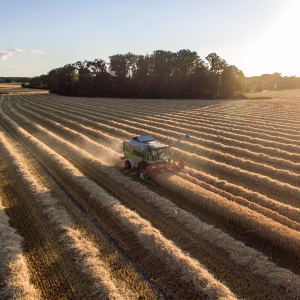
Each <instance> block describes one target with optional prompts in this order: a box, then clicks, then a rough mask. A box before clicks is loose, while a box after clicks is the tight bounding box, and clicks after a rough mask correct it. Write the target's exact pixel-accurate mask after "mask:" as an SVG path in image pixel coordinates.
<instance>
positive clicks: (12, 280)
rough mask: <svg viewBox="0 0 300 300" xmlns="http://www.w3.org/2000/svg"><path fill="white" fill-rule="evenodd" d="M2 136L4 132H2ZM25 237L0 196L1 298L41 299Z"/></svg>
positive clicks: (0, 133)
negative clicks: (14, 225) (28, 260)
mask: <svg viewBox="0 0 300 300" xmlns="http://www.w3.org/2000/svg"><path fill="white" fill-rule="evenodd" d="M0 136H2V132H0ZM22 240H23V238H22V237H21V236H20V235H19V234H17V233H16V230H15V229H14V228H12V227H10V225H9V218H8V216H7V215H6V213H5V207H3V206H2V199H1V197H0V278H1V282H0V286H1V289H0V297H1V299H20V300H21V299H22V300H25V299H30V300H31V299H32V300H33V299H40V296H39V294H40V293H39V291H38V290H37V289H36V288H35V287H34V286H33V285H32V283H31V282H30V274H29V270H28V267H27V264H26V260H25V257H24V256H23V250H22V245H21V244H22Z"/></svg>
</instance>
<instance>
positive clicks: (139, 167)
mask: <svg viewBox="0 0 300 300" xmlns="http://www.w3.org/2000/svg"><path fill="white" fill-rule="evenodd" d="M147 166H148V165H147V163H145V162H144V161H141V162H139V163H138V165H137V171H138V174H139V176H140V174H141V173H144V170H146V168H147Z"/></svg>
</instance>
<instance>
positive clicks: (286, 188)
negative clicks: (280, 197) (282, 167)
mask: <svg viewBox="0 0 300 300" xmlns="http://www.w3.org/2000/svg"><path fill="white" fill-rule="evenodd" d="M164 137H165V136H164ZM173 152H175V155H176V154H177V155H176V156H177V157H179V158H180V157H184V156H185V157H186V158H191V159H189V161H192V162H193V164H194V166H197V165H199V167H200V168H201V167H202V165H203V163H204V164H206V165H212V167H214V168H216V169H219V170H221V171H222V172H225V171H228V172H229V173H231V174H232V173H233V174H234V175H236V176H240V175H242V176H243V177H244V178H249V179H252V180H253V181H254V182H255V181H257V182H259V184H261V183H262V182H263V183H264V184H266V185H267V186H270V188H272V189H273V188H275V189H276V190H278V191H279V192H281V193H289V194H291V195H293V194H294V197H295V196H296V197H297V194H299V193H300V190H299V189H298V188H296V187H293V186H291V185H289V184H283V183H281V182H279V181H277V180H274V179H271V178H269V177H266V176H263V175H259V174H255V173H251V172H248V171H245V170H241V169H239V168H236V167H232V166H229V165H226V164H224V163H219V162H215V161H213V160H210V159H207V158H205V157H202V156H198V155H196V154H190V153H188V152H186V151H182V150H179V149H176V148H174V150H173Z"/></svg>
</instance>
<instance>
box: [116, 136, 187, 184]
mask: <svg viewBox="0 0 300 300" xmlns="http://www.w3.org/2000/svg"><path fill="white" fill-rule="evenodd" d="M189 137H190V136H189V135H188V134H185V135H183V136H181V137H180V138H179V139H178V140H176V141H174V142H173V143H171V144H170V145H169V146H167V145H164V144H162V143H161V142H158V141H155V140H154V138H153V137H152V135H143V136H137V137H135V138H133V139H131V140H130V141H124V142H123V153H124V156H123V157H121V160H125V167H126V168H127V169H131V167H135V168H137V172H138V174H139V176H140V178H141V179H143V180H145V181H148V182H150V183H151V184H153V182H152V181H151V180H150V178H151V176H152V173H153V172H156V173H160V172H170V171H178V172H182V170H183V169H184V167H185V163H184V161H183V160H180V161H179V162H175V161H172V159H171V157H170V156H169V154H168V150H169V149H170V148H171V147H173V146H175V145H176V144H177V143H179V142H180V141H181V140H183V139H185V138H189ZM153 185H154V184H153Z"/></svg>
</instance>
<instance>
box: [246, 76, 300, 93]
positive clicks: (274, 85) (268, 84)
mask: <svg viewBox="0 0 300 300" xmlns="http://www.w3.org/2000/svg"><path fill="white" fill-rule="evenodd" d="M299 88H300V77H296V76H290V77H288V76H284V77H282V75H281V74H280V73H273V74H263V75H261V76H254V77H248V78H246V92H250V91H255V92H261V91H263V90H285V89H299Z"/></svg>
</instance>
